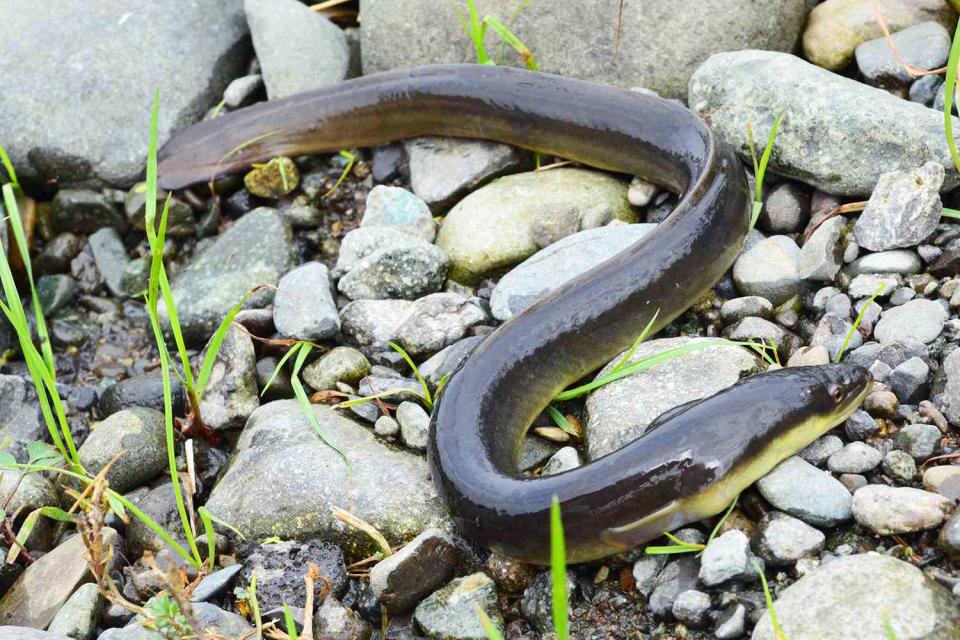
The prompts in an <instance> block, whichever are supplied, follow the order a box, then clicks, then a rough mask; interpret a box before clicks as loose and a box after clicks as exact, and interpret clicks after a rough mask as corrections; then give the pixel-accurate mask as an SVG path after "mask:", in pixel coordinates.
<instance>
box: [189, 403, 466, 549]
mask: <svg viewBox="0 0 960 640" xmlns="http://www.w3.org/2000/svg"><path fill="white" fill-rule="evenodd" d="M313 411H314V415H315V416H316V417H317V420H318V421H319V423H320V426H321V427H322V428H323V430H324V434H325V437H326V438H327V439H328V440H329V441H330V442H332V443H334V444H336V445H337V446H338V447H340V449H341V450H343V451H344V452H345V453H346V455H347V457H348V459H349V460H350V463H351V466H352V472H348V469H347V466H346V463H345V462H344V460H343V459H342V458H341V457H340V456H339V454H337V452H336V451H335V450H334V449H333V448H331V447H330V446H329V445H327V444H325V443H324V442H323V441H321V440H320V438H319V437H318V436H317V433H316V432H315V431H314V430H313V429H312V428H311V427H310V425H309V423H308V422H307V420H306V418H305V417H304V415H303V409H302V407H300V404H299V403H298V402H296V401H293V400H278V401H275V402H271V403H269V404H266V405H264V406H262V407H260V408H259V409H257V411H255V412H254V413H253V415H252V416H250V419H249V420H248V421H247V426H246V427H245V428H244V430H243V432H242V433H241V434H240V439H239V440H238V441H237V446H236V450H235V452H234V457H233V460H232V462H231V464H230V466H229V467H228V468H227V470H226V472H225V473H224V475H223V476H222V478H221V479H220V481H219V482H218V483H217V485H216V486H215V487H214V488H213V492H212V493H211V495H210V498H209V500H208V501H207V505H206V506H207V508H208V509H209V510H210V512H211V513H212V514H213V515H215V516H217V517H219V518H221V519H223V520H225V521H227V522H229V523H231V524H232V525H233V526H235V527H237V529H239V530H240V531H241V532H242V533H243V534H244V535H245V536H247V537H260V536H270V535H277V536H280V537H283V538H306V537H314V536H319V537H321V538H323V539H324V540H327V541H329V542H333V543H336V544H340V545H343V546H344V550H345V552H347V553H349V554H351V555H353V554H359V553H365V552H367V551H371V550H372V544H371V542H370V541H369V539H367V538H366V536H364V535H363V534H360V533H358V532H356V531H354V530H353V529H350V528H348V527H346V525H344V524H343V523H341V522H340V521H338V520H336V519H334V518H333V517H332V516H331V515H330V508H331V507H334V506H341V507H343V506H344V505H347V506H348V507H349V509H350V512H351V513H353V514H354V515H356V516H358V517H360V518H363V519H364V520H366V521H367V522H369V523H370V524H372V525H373V526H374V527H376V528H377V529H378V530H379V531H380V532H381V533H382V534H383V535H384V536H386V538H387V539H388V540H389V541H390V542H391V543H395V542H397V541H405V540H409V539H410V538H412V537H414V536H415V535H417V534H418V533H420V532H421V531H423V530H424V529H426V528H428V527H431V526H441V525H446V526H448V523H449V520H448V519H447V516H446V513H445V512H444V510H443V507H442V506H441V504H440V501H439V499H438V498H437V495H436V493H435V492H434V489H433V485H432V483H431V482H430V481H429V479H428V472H427V466H426V462H425V461H424V460H423V459H422V458H420V457H418V456H416V455H413V454H409V453H406V452H403V451H397V450H395V449H391V448H389V447H387V446H386V445H384V444H382V443H381V442H380V441H379V440H378V439H377V438H376V436H374V435H373V434H372V433H370V432H369V431H367V430H366V429H364V428H363V427H361V426H360V425H358V424H356V423H354V422H351V421H350V420H347V419H345V418H343V417H341V416H340V415H338V414H337V413H336V412H335V411H334V410H332V409H330V408H328V407H323V406H318V405H314V407H313ZM291 460H296V461H297V464H296V465H291V464H290V461H291Z"/></svg>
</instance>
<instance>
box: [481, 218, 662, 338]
mask: <svg viewBox="0 0 960 640" xmlns="http://www.w3.org/2000/svg"><path fill="white" fill-rule="evenodd" d="M655 226H656V225H653V224H631V225H609V226H606V227H597V228H595V229H587V230H585V231H580V232H578V233H575V234H573V235H571V236H567V237H566V238H563V239H561V240H558V241H557V242H554V243H553V244H551V245H550V246H548V247H546V248H544V249H541V250H540V251H538V252H537V253H535V254H533V255H532V256H530V257H529V258H527V259H526V260H524V261H523V262H522V263H521V264H520V265H519V266H517V267H515V268H514V269H512V270H511V271H510V272H509V273H507V274H506V275H505V276H503V277H502V278H501V279H500V281H499V282H498V283H497V286H496V287H494V289H493V294H492V295H491V296H490V308H491V310H492V311H493V317H495V318H496V319H497V320H508V319H510V318H511V317H513V316H514V315H516V314H517V313H519V312H520V311H522V310H523V309H525V308H527V307H529V306H530V305H531V304H533V303H534V302H536V301H537V300H539V299H540V298H542V297H543V296H545V295H546V294H548V293H549V292H551V291H553V290H554V289H557V288H559V287H560V286H561V285H563V284H565V283H567V282H569V281H570V280H573V279H574V278H576V277H577V276H579V275H580V274H582V273H584V272H586V271H588V270H590V269H592V268H593V267H595V266H597V265H598V264H600V263H601V262H603V261H604V260H606V259H608V258H611V257H613V256H614V255H616V254H617V253H619V252H620V251H622V250H624V249H626V248H627V247H629V246H630V245H632V244H635V243H636V242H637V241H638V240H640V239H641V238H643V237H644V236H645V235H647V234H648V233H650V231H652V230H653V229H654V227H655Z"/></svg>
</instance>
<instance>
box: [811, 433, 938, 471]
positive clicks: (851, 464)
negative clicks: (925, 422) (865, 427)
mask: <svg viewBox="0 0 960 640" xmlns="http://www.w3.org/2000/svg"><path fill="white" fill-rule="evenodd" d="M934 428H936V427H934ZM881 460H883V454H882V453H880V452H879V451H878V450H876V449H874V448H873V447H871V446H870V445H868V444H864V443H863V442H851V443H850V444H848V445H847V446H845V447H844V448H843V449H841V450H840V451H837V452H836V453H834V454H833V455H832V456H830V459H829V460H827V468H829V469H830V471H832V472H834V473H866V472H867V471H872V470H873V469H876V468H877V465H879V464H880V461H881Z"/></svg>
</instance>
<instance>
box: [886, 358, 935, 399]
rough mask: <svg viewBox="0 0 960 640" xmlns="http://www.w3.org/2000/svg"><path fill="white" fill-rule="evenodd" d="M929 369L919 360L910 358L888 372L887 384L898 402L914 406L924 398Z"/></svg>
mask: <svg viewBox="0 0 960 640" xmlns="http://www.w3.org/2000/svg"><path fill="white" fill-rule="evenodd" d="M929 375H930V367H929V366H927V363H926V362H924V361H923V360H921V359H920V358H916V357H914V358H910V359H909V360H907V361H906V362H904V363H902V364H900V365H898V366H897V368H896V369H894V370H893V371H891V372H890V375H889V376H888V379H887V384H889V385H890V388H891V389H893V392H894V393H895V394H897V398H899V399H900V402H903V403H908V404H915V403H917V402H920V401H921V400H922V399H924V398H925V397H926V392H927V377H928V376H929Z"/></svg>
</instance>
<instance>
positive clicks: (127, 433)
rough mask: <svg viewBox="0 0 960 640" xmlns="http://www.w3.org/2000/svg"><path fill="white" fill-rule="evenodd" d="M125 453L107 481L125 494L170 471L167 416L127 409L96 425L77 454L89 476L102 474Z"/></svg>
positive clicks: (150, 411) (114, 466)
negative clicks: (102, 470)
mask: <svg viewBox="0 0 960 640" xmlns="http://www.w3.org/2000/svg"><path fill="white" fill-rule="evenodd" d="M121 452H123V455H122V456H120V457H119V458H118V459H117V461H116V462H114V463H113V466H112V467H110V471H109V472H108V473H107V480H108V481H109V482H110V486H111V488H113V489H114V490H115V491H119V492H121V493H124V492H127V491H130V490H131V489H135V488H137V487H139V486H142V485H144V484H146V483H147V482H149V481H150V480H153V479H154V478H155V477H157V476H158V475H159V474H160V473H161V472H163V470H164V469H166V468H167V445H166V430H165V428H164V421H163V414H162V413H160V412H159V411H156V410H154V409H143V408H134V409H124V410H123V411H118V412H117V413H115V414H113V415H111V416H110V417H108V418H106V419H105V420H103V421H102V422H100V423H98V424H96V425H94V428H93V430H92V431H91V432H90V435H88V436H87V439H86V440H85V441H84V442H83V444H82V445H81V446H80V448H79V449H78V450H77V453H78V454H79V456H80V463H81V464H82V465H83V466H84V468H85V469H86V470H87V471H88V472H89V473H94V474H95V473H98V472H99V471H100V470H101V469H103V468H104V467H105V466H106V465H107V463H109V462H110V461H112V460H113V459H114V457H115V456H116V455H117V454H118V453H121Z"/></svg>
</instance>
